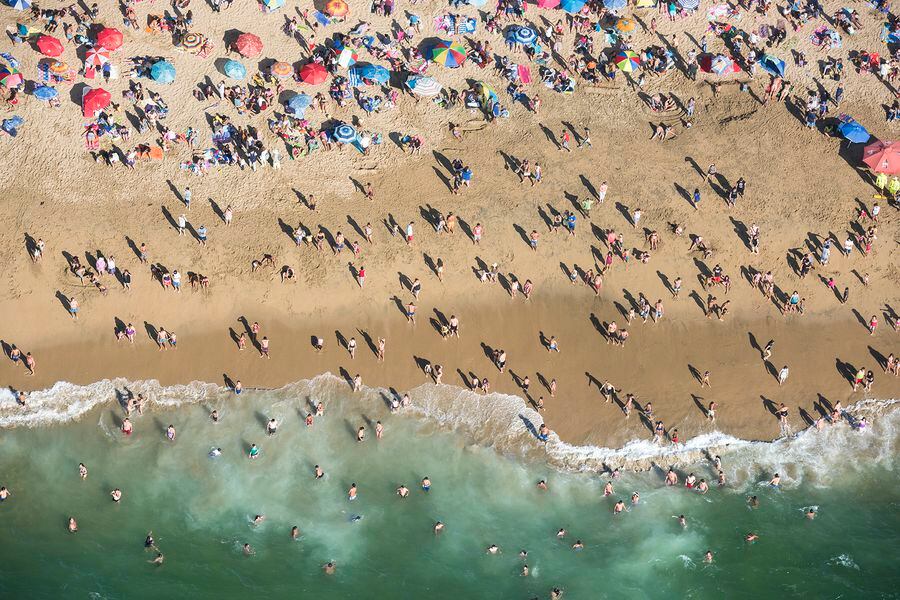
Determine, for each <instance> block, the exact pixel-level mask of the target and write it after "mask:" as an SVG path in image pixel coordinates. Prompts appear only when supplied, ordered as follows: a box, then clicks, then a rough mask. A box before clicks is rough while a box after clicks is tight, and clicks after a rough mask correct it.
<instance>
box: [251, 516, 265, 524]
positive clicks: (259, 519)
mask: <svg viewBox="0 0 900 600" xmlns="http://www.w3.org/2000/svg"><path fill="white" fill-rule="evenodd" d="M265 520H266V515H256V516H255V517H253V524H254V525H259V524H260V523H262V522H263V521H265Z"/></svg>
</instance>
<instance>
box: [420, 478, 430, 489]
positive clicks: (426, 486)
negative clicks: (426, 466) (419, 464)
mask: <svg viewBox="0 0 900 600" xmlns="http://www.w3.org/2000/svg"><path fill="white" fill-rule="evenodd" d="M430 489H431V480H430V479H428V476H427V475H426V476H425V477H423V478H422V491H423V492H427V491H429V490H430Z"/></svg>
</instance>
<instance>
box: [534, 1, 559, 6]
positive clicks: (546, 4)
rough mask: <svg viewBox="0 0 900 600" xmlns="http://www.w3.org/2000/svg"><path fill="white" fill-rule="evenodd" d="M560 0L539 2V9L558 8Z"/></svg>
mask: <svg viewBox="0 0 900 600" xmlns="http://www.w3.org/2000/svg"><path fill="white" fill-rule="evenodd" d="M559 2H560V0H537V5H538V8H556V7H557V6H559Z"/></svg>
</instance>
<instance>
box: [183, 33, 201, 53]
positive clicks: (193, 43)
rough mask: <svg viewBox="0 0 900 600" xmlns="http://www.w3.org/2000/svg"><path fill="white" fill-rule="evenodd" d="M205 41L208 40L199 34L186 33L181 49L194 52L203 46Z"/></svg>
mask: <svg viewBox="0 0 900 600" xmlns="http://www.w3.org/2000/svg"><path fill="white" fill-rule="evenodd" d="M205 41H206V38H205V37H203V36H202V35H201V34H199V33H186V34H185V35H184V37H182V38H181V47H182V48H187V49H188V50H192V49H193V48H199V47H200V46H202V45H203V43H204V42H205Z"/></svg>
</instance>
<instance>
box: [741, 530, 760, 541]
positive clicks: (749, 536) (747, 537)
mask: <svg viewBox="0 0 900 600" xmlns="http://www.w3.org/2000/svg"><path fill="white" fill-rule="evenodd" d="M758 539H759V535H757V534H755V533H753V532H750V533H748V534H747V535H745V536H744V541H745V542H755V541H756V540H758Z"/></svg>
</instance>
